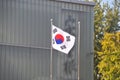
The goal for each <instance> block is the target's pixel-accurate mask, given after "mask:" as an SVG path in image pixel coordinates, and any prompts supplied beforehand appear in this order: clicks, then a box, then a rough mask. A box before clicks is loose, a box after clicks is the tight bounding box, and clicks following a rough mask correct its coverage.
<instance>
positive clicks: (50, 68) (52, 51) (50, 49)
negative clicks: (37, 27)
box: [50, 19, 53, 80]
mask: <svg viewBox="0 0 120 80" xmlns="http://www.w3.org/2000/svg"><path fill="white" fill-rule="evenodd" d="M52 25H53V19H51V36H50V37H51V47H50V80H52V74H53V72H52V71H53V70H52V64H53V63H52V53H53V51H52Z"/></svg>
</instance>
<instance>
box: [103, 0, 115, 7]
mask: <svg viewBox="0 0 120 80" xmlns="http://www.w3.org/2000/svg"><path fill="white" fill-rule="evenodd" d="M106 2H108V3H109V4H110V6H111V7H112V5H113V0H102V3H106Z"/></svg>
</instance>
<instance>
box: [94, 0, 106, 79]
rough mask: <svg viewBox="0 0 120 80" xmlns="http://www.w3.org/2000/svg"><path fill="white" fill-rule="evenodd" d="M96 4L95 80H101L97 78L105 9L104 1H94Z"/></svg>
mask: <svg viewBox="0 0 120 80" xmlns="http://www.w3.org/2000/svg"><path fill="white" fill-rule="evenodd" d="M94 1H95V2H96V5H95V7H94V52H95V53H94V79H95V80H99V77H98V76H97V75H98V74H99V73H98V71H99V70H98V67H97V65H98V63H99V58H98V54H97V52H98V51H101V43H100V41H101V39H102V37H103V34H102V32H103V28H104V25H103V23H104V21H103V20H104V9H103V7H102V6H101V1H102V0H94Z"/></svg>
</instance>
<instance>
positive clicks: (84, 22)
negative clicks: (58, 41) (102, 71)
mask: <svg viewBox="0 0 120 80" xmlns="http://www.w3.org/2000/svg"><path fill="white" fill-rule="evenodd" d="M71 1H72V0H71ZM84 3H85V4H84ZM84 3H83V2H82V3H81V2H78V3H77V2H75V3H74V1H72V3H71V2H64V1H52V0H0V71H1V72H0V80H50V28H51V26H50V19H51V18H52V19H53V24H54V25H56V26H58V27H59V28H61V29H63V30H65V31H67V32H68V33H70V34H72V35H74V36H75V37H76V43H75V46H74V48H73V49H72V50H71V52H70V53H69V54H68V55H66V54H63V53H61V52H58V51H56V50H53V80H77V76H78V71H77V65H78V62H77V60H78V58H80V75H79V76H80V80H93V54H92V52H93V33H94V31H93V5H91V3H87V4H86V2H84ZM78 21H80V22H81V27H80V44H78V43H77V37H78V35H79V34H78V24H77V22H78ZM78 45H80V56H79V57H78V56H77V55H78V53H77V46H78Z"/></svg>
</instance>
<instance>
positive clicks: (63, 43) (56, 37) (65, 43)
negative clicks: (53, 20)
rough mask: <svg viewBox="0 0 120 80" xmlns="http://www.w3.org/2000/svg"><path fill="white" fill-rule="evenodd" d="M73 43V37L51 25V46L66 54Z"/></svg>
mask: <svg viewBox="0 0 120 80" xmlns="http://www.w3.org/2000/svg"><path fill="white" fill-rule="evenodd" d="M74 44H75V37H74V36H72V35H71V34H69V33H67V32H65V31H63V30H61V29H60V28H58V27H56V26H55V25H52V47H53V48H54V49H56V50H58V51H60V52H63V53H65V54H68V53H69V52H70V50H71V49H72V47H73V46H74Z"/></svg>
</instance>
